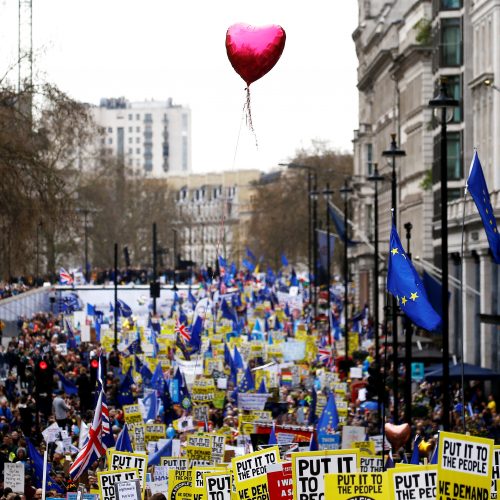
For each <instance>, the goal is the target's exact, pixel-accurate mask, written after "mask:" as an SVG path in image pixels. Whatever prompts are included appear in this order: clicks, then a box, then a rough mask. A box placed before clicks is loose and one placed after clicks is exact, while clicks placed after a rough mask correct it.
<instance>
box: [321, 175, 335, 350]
mask: <svg viewBox="0 0 500 500" xmlns="http://www.w3.org/2000/svg"><path fill="white" fill-rule="evenodd" d="M332 194H333V191H332V190H331V189H330V183H328V182H327V183H326V189H325V190H324V191H323V195H324V197H325V202H326V203H325V216H326V254H327V255H326V274H327V275H328V283H327V300H328V338H329V340H330V347H332V345H333V342H332V320H331V309H332V297H331V292H330V286H331V269H330V268H331V262H330V261H331V259H330V215H329V214H328V203H329V201H330V197H331V196H332Z"/></svg>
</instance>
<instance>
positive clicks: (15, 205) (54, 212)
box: [0, 82, 96, 277]
mask: <svg viewBox="0 0 500 500" xmlns="http://www.w3.org/2000/svg"><path fill="white" fill-rule="evenodd" d="M0 84H1V82H0ZM95 130H96V129H95V126H94V125H93V123H92V120H91V118H90V115H89V113H88V109H87V106H86V105H84V104H81V103H78V102H76V101H74V100H73V99H71V98H69V97H68V96H67V95H66V94H65V93H63V92H61V91H60V90H59V89H57V88H56V87H54V86H52V85H49V84H46V85H43V86H40V87H36V88H35V87H33V88H29V89H26V90H22V91H20V92H17V91H15V90H14V89H13V88H11V87H9V86H8V85H6V84H3V87H2V88H0V175H1V177H2V182H1V183H0V227H1V228H2V231H1V234H0V248H1V251H2V257H3V258H2V259H0V272H1V273H2V275H3V276H6V277H8V276H13V275H18V274H24V275H26V274H29V273H33V272H34V271H35V265H34V263H35V260H38V259H37V258H36V256H35V254H39V255H41V254H42V253H43V254H44V255H45V258H46V269H47V270H48V271H49V272H50V273H54V272H55V270H56V264H57V258H58V255H60V253H61V252H66V251H67V250H68V249H71V248H72V243H71V240H72V234H71V228H72V220H73V217H74V201H75V196H74V194H75V188H76V186H77V183H78V178H79V176H80V173H81V163H82V161H83V156H84V154H85V152H86V151H87V150H88V148H87V147H88V144H89V143H90V142H91V141H92V140H93V137H94V134H95Z"/></svg>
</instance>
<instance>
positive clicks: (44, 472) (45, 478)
mask: <svg viewBox="0 0 500 500" xmlns="http://www.w3.org/2000/svg"><path fill="white" fill-rule="evenodd" d="M47 462H48V447H46V448H45V451H44V452H43V474H42V476H43V477H42V500H45V495H46V493H47V492H46V490H47V487H46V485H47Z"/></svg>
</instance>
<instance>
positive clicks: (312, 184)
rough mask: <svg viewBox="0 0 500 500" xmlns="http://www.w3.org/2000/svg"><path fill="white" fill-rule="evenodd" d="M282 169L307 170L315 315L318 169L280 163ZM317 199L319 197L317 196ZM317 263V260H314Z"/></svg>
mask: <svg viewBox="0 0 500 500" xmlns="http://www.w3.org/2000/svg"><path fill="white" fill-rule="evenodd" d="M279 165H280V166H281V167H287V168H290V169H292V170H307V211H308V218H307V222H308V236H307V259H308V268H309V290H310V293H311V302H312V303H314V315H315V316H316V313H317V297H316V272H315V267H316V264H313V260H314V257H313V255H315V250H314V248H316V245H315V242H316V214H317V211H316V210H317V208H316V202H315V201H313V197H312V196H311V194H312V193H313V192H316V189H317V183H318V177H317V174H316V168H315V167H312V166H311V165H303V164H301V163H280V164H279ZM316 199H317V195H316ZM314 262H315V260H314Z"/></svg>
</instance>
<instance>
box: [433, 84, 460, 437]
mask: <svg viewBox="0 0 500 500" xmlns="http://www.w3.org/2000/svg"><path fill="white" fill-rule="evenodd" d="M458 105H459V102H458V101H457V100H456V99H453V98H452V97H449V96H448V93H447V89H446V79H445V78H441V81H440V86H439V94H438V95H437V96H436V97H435V98H434V99H431V100H430V101H429V106H430V107H431V108H434V110H435V111H436V118H437V119H438V120H439V121H440V122H441V158H440V180H441V192H440V194H441V276H442V278H441V306H442V310H443V317H442V325H441V331H442V336H443V337H442V339H443V340H442V348H443V359H442V363H443V380H442V384H443V385H442V394H443V417H442V424H443V428H444V430H445V431H447V430H449V428H450V393H449V385H450V365H449V356H450V345H449V340H450V339H449V334H450V332H449V329H450V325H449V317H448V308H449V305H448V156H447V137H446V123H447V121H449V120H451V118H452V117H453V108H455V107H457V106H458ZM450 111H451V113H450Z"/></svg>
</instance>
